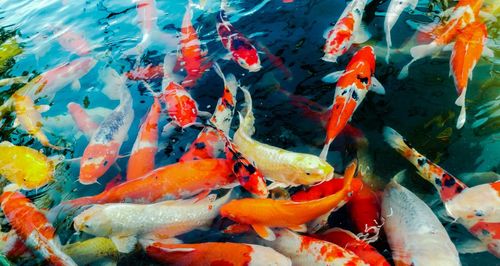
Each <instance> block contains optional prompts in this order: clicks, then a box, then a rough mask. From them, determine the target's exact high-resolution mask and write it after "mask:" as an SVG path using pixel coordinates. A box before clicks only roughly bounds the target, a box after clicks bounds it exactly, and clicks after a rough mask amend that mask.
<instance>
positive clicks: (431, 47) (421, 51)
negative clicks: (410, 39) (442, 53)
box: [410, 42, 439, 60]
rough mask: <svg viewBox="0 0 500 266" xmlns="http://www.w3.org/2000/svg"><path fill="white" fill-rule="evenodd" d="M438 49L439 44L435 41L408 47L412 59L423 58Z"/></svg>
mask: <svg viewBox="0 0 500 266" xmlns="http://www.w3.org/2000/svg"><path fill="white" fill-rule="evenodd" d="M438 50H439V45H438V44H436V43H435V42H431V43H429V44H422V45H417V46H415V47H413V48H411V49H410V54H411V56H412V57H413V58H414V59H416V60H417V59H420V58H424V57H426V56H430V55H432V54H434V53H435V52H437V51H438Z"/></svg>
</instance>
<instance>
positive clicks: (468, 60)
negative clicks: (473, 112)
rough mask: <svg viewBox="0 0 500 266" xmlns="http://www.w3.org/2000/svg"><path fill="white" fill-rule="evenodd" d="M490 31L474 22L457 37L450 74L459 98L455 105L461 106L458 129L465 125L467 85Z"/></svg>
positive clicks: (484, 48) (479, 23) (451, 59)
mask: <svg viewBox="0 0 500 266" xmlns="http://www.w3.org/2000/svg"><path fill="white" fill-rule="evenodd" d="M487 37H488V31H487V29H486V25H484V24H483V23H481V22H474V23H471V24H469V25H468V26H466V27H465V28H464V29H463V30H462V31H460V33H459V34H458V36H457V37H456V41H455V45H454V46H453V51H452V53H451V58H450V74H451V75H453V80H454V81H455V88H456V90H457V94H458V98H457V100H456V101H455V104H456V105H458V106H460V107H461V109H460V115H459V117H458V120H457V128H459V129H460V128H462V127H463V125H464V124H465V119H466V118H465V94H466V91H467V83H468V80H469V78H470V79H471V78H472V71H473V70H474V67H475V66H476V63H477V61H478V60H479V59H480V58H481V54H482V53H483V51H485V50H486V49H487V48H486V46H485V43H486V39H487Z"/></svg>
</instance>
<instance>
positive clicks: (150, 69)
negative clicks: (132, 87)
mask: <svg viewBox="0 0 500 266" xmlns="http://www.w3.org/2000/svg"><path fill="white" fill-rule="evenodd" d="M125 76H127V78H128V79H130V80H146V81H150V80H154V79H160V78H162V77H163V66H162V65H157V66H153V65H148V66H146V67H138V68H136V69H134V70H131V71H129V72H127V73H126V74H125Z"/></svg>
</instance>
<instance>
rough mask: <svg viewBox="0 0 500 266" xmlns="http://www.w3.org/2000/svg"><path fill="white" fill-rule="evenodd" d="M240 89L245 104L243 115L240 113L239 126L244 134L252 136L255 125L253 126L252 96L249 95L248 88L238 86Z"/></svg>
mask: <svg viewBox="0 0 500 266" xmlns="http://www.w3.org/2000/svg"><path fill="white" fill-rule="evenodd" d="M240 89H241V91H243V94H244V95H245V104H246V107H245V108H246V113H245V116H244V117H242V116H241V114H240V127H241V128H242V129H243V131H244V132H245V133H246V134H248V135H249V136H252V135H253V134H254V133H255V127H254V121H255V117H254V116H253V111H252V96H251V95H250V92H249V91H248V89H246V88H244V87H240Z"/></svg>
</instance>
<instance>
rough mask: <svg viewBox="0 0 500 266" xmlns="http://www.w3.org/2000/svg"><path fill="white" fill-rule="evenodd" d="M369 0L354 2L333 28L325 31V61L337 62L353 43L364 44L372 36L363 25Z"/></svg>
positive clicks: (356, 0) (355, 0)
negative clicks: (362, 20)
mask: <svg viewBox="0 0 500 266" xmlns="http://www.w3.org/2000/svg"><path fill="white" fill-rule="evenodd" d="M366 4H367V0H353V1H351V2H350V3H349V4H347V7H346V8H345V9H344V12H342V14H341V15H340V18H339V19H338V20H337V23H335V26H333V28H331V29H328V30H327V31H325V36H324V37H325V39H326V43H325V46H324V47H323V52H324V53H325V55H324V56H323V58H322V59H323V60H325V61H328V62H337V58H338V57H339V56H341V55H343V54H345V53H346V52H347V50H349V48H350V47H351V45H352V43H364V42H366V41H367V40H368V39H369V38H370V34H369V33H368V32H367V31H366V29H365V27H364V26H363V25H362V24H361V23H362V22H361V19H362V18H363V13H364V11H365V6H366Z"/></svg>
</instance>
